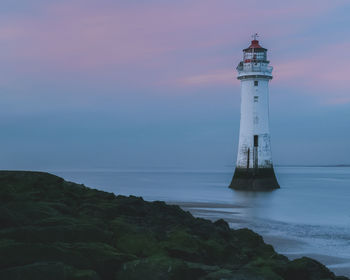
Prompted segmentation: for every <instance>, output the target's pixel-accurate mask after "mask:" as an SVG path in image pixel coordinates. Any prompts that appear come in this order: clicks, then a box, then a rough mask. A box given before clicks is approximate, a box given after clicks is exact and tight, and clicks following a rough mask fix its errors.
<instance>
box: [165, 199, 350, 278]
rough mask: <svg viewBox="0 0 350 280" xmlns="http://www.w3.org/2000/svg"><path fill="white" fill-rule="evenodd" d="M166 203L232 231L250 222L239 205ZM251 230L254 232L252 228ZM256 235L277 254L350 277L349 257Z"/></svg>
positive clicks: (277, 237) (285, 239)
mask: <svg viewBox="0 0 350 280" xmlns="http://www.w3.org/2000/svg"><path fill="white" fill-rule="evenodd" d="M166 203H167V204H171V205H178V206H180V207H181V209H183V210H184V211H189V212H190V213H191V214H192V215H193V216H194V217H198V218H204V219H208V220H211V221H216V220H218V219H224V220H226V221H227V222H228V223H229V225H230V227H231V228H233V229H237V228H240V227H239V225H244V224H249V222H250V221H249V220H248V219H245V218H242V217H239V214H240V212H239V210H240V209H243V208H245V207H244V206H241V205H234V204H229V203H210V202H181V201H166ZM229 209H231V211H229ZM228 216H231V217H228ZM234 216H236V217H234ZM237 226H238V227H237ZM242 227H245V226H242ZM249 228H250V227H249ZM250 229H251V228H250ZM253 230H254V231H256V229H254V228H253ZM258 233H259V234H260V235H262V237H263V239H264V241H265V242H266V243H268V244H271V245H272V246H273V247H274V248H275V250H276V251H277V252H278V253H280V254H283V255H285V256H287V257H288V258H289V259H291V260H294V259H297V258H300V257H303V256H307V257H310V258H313V259H315V260H317V261H319V262H321V263H323V264H325V265H326V266H327V267H328V268H329V269H331V270H332V271H333V272H334V273H335V274H337V275H344V276H347V277H350V257H349V258H344V257H337V256H332V255H326V254H319V253H316V252H312V251H310V250H308V249H307V245H309V243H308V242H307V241H305V240H297V239H295V238H288V237H286V236H283V235H275V234H268V233H265V234H264V233H262V232H258Z"/></svg>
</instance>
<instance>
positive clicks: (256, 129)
mask: <svg viewBox="0 0 350 280" xmlns="http://www.w3.org/2000/svg"><path fill="white" fill-rule="evenodd" d="M266 53H267V49H264V48H263V47H261V46H260V45H259V41H258V40H257V34H255V35H254V36H253V40H252V42H251V45H250V46H249V47H248V48H246V49H244V50H243V61H241V62H240V63H239V64H238V66H237V71H238V77H237V79H238V80H240V81H241V122H240V131H239V144H238V154H237V164H236V169H235V173H234V176H233V179H232V182H231V185H230V188H233V189H239V190H257V191H258V190H269V189H276V188H279V185H278V182H277V179H276V176H275V172H274V169H273V164H272V154H271V144H270V132H269V81H270V80H271V79H272V66H269V61H268V60H267V56H266Z"/></svg>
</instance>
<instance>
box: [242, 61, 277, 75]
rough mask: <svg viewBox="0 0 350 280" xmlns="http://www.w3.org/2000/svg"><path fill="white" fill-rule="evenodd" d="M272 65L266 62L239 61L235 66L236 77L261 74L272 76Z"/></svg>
mask: <svg viewBox="0 0 350 280" xmlns="http://www.w3.org/2000/svg"><path fill="white" fill-rule="evenodd" d="M272 70H273V67H272V66H268V65H267V63H243V62H241V63H240V64H239V65H238V66H237V71H238V79H240V78H243V77H248V76H263V77H266V78H270V79H271V78H272Z"/></svg>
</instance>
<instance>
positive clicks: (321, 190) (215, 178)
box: [49, 166, 350, 277]
mask: <svg viewBox="0 0 350 280" xmlns="http://www.w3.org/2000/svg"><path fill="white" fill-rule="evenodd" d="M233 170H234V167H230V166H226V167H222V168H218V169H212V170H200V169H198V170H196V169H192V170H189V169H186V170H185V169H181V168H179V169H176V168H151V169H142V168H141V169H128V170H125V169H124V170H114V169H94V170H49V171H50V172H52V173H54V174H56V175H58V176H61V177H63V178H64V179H65V180H68V181H72V182H76V183H81V184H84V185H86V186H89V187H92V188H96V189H100V190H104V191H108V192H113V193H115V194H122V195H134V196H142V197H143V198H144V199H145V200H148V201H155V200H162V201H166V202H167V203H170V204H178V205H180V206H181V207H182V208H183V209H184V210H186V211H190V212H191V213H192V214H193V215H194V216H197V217H203V218H207V219H210V220H217V219H220V218H223V219H225V220H226V221H227V222H228V223H229V224H230V226H231V227H232V228H234V229H237V228H250V229H252V230H254V231H256V232H257V233H259V234H261V235H262V236H263V238H264V240H265V242H267V243H269V244H272V245H273V246H274V248H275V249H276V251H277V252H279V253H281V254H284V255H286V256H287V257H289V258H290V259H294V258H298V257H301V256H308V257H312V258H314V259H317V260H319V261H321V262H322V263H324V264H326V265H327V267H329V268H330V269H331V270H332V271H334V272H335V273H336V274H338V275H345V276H348V277H350V167H347V166H343V167H341V166H334V167H333V166H329V167H326V166H324V167H322V166H321V167H320V166H277V167H275V172H276V175H277V178H278V181H279V183H280V186H281V188H280V189H277V190H274V191H271V192H244V191H235V190H232V189H230V188H228V185H229V183H230V181H231V179H232V174H233Z"/></svg>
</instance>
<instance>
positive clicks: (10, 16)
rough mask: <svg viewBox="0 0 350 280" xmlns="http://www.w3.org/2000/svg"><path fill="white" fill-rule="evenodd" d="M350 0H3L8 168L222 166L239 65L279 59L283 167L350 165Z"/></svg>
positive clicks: (275, 141) (274, 133)
mask: <svg viewBox="0 0 350 280" xmlns="http://www.w3.org/2000/svg"><path fill="white" fill-rule="evenodd" d="M349 13H350V2H349V1H348V0H334V1H328V0H327V1H325V0H318V1H314V0H309V1H301V0H295V1H277V0H267V1H263V2H262V1H255V0H254V1H253V0H246V1H232V0H216V1H213V0H200V1H199V0H198V1H197V0H186V1H183V0H178V1H168V0H163V1H158V0H149V1H141V0H139V1H137V0H135V1H124V0H118V1H112V0H98V1H97V0H31V1H27V0H2V1H1V4H0V92H1V94H0V96H1V101H0V129H1V134H0V135H1V136H0V147H1V148H0V168H2V169H31V170H46V169H96V168H97V169H98V168H110V169H138V168H146V169H147V168H192V169H207V168H214V169H215V168H216V169H220V168H222V167H224V166H231V165H232V166H233V165H234V163H235V159H236V155H237V144H238V133H239V117H240V84H239V81H238V80H237V79H236V75H237V73H236V70H235V68H236V65H237V64H238V63H239V61H240V60H241V58H242V49H243V48H246V47H248V46H249V44H250V40H251V35H252V34H254V33H258V34H259V36H260V37H259V40H260V43H261V45H262V46H263V47H265V48H267V49H268V50H269V51H268V57H269V60H270V61H271V65H272V66H273V67H274V71H273V76H274V78H273V80H272V81H271V82H270V131H271V140H272V152H273V160H274V163H275V164H276V165H289V164H291V165H296V164H344V163H350V159H349V156H350V148H349V140H350V129H349V127H350V124H349V123H350V122H349V121H350V83H349V78H348V75H349V69H348V67H349V65H350V54H349V49H350V36H349V35H350V34H349V26H350V17H349Z"/></svg>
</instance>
